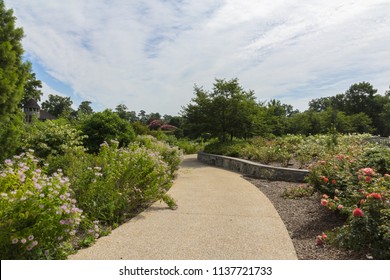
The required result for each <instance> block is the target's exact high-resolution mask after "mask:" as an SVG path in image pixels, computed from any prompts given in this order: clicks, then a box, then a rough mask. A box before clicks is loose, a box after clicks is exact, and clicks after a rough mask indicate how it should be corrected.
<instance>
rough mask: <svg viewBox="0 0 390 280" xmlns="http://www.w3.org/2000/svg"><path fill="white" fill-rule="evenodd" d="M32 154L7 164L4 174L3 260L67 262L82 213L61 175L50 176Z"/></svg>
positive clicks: (0, 188)
mask: <svg viewBox="0 0 390 280" xmlns="http://www.w3.org/2000/svg"><path fill="white" fill-rule="evenodd" d="M37 162H38V160H37V159H35V158H34V156H33V155H32V154H31V153H29V152H28V153H23V154H21V155H20V156H15V157H14V159H13V160H10V159H8V160H6V161H5V166H4V169H3V170H2V171H0V193H1V197H0V257H1V259H64V258H66V256H67V255H68V254H69V252H70V250H71V248H72V246H71V243H70V241H71V240H72V238H74V235H75V234H76V230H77V227H78V224H79V223H80V221H81V212H82V211H81V210H80V209H79V208H78V207H76V200H75V199H74V195H73V191H72V190H71V189H70V184H69V180H68V179H67V178H66V177H63V175H62V173H61V171H58V172H57V173H54V174H53V176H47V175H46V174H45V172H44V171H43V170H41V169H40V168H38V165H37Z"/></svg>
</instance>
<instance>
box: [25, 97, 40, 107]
mask: <svg viewBox="0 0 390 280" xmlns="http://www.w3.org/2000/svg"><path fill="white" fill-rule="evenodd" d="M24 108H34V109H41V107H39V105H38V103H37V102H36V101H35V100H34V99H32V98H31V99H30V100H29V101H27V102H26V104H24Z"/></svg>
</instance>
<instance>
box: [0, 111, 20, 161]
mask: <svg viewBox="0 0 390 280" xmlns="http://www.w3.org/2000/svg"><path fill="white" fill-rule="evenodd" d="M22 118H23V115H22V112H21V111H19V112H18V111H16V112H15V113H10V114H8V115H7V116H4V117H1V116H0V119H1V120H0V160H5V159H6V158H9V157H11V156H12V155H14V154H15V153H16V151H17V150H18V148H19V147H20V137H21V135H22V133H23V130H22V128H23V121H22Z"/></svg>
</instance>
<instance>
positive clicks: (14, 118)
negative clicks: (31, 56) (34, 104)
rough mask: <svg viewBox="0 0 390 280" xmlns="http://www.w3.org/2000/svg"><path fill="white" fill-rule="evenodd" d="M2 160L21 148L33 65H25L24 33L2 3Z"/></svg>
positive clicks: (0, 117) (0, 87) (10, 11)
mask: <svg viewBox="0 0 390 280" xmlns="http://www.w3.org/2000/svg"><path fill="white" fill-rule="evenodd" d="M0 19H1V21H0V58H1V59H0V147H1V148H0V160H4V159H5V158H7V157H8V156H11V155H12V154H13V153H14V152H15V150H16V148H17V146H18V141H19V136H20V130H21V127H22V119H23V115H22V114H21V112H20V108H19V105H20V102H21V100H22V98H23V93H24V85H25V83H26V80H27V78H28V73H29V64H28V63H23V57H22V56H23V48H22V43H21V41H22V38H23V29H22V28H16V27H15V21H16V18H15V17H14V16H13V11H12V10H7V9H6V8H5V5H4V1H0Z"/></svg>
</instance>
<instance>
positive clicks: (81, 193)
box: [49, 137, 180, 226]
mask: <svg viewBox="0 0 390 280" xmlns="http://www.w3.org/2000/svg"><path fill="white" fill-rule="evenodd" d="M139 141H141V142H142V143H144V144H145V145H146V146H144V145H143V144H141V143H140V142H135V143H133V144H131V145H130V146H129V147H128V148H119V143H118V142H117V141H112V142H111V144H107V143H104V144H103V145H102V146H101V148H100V151H99V153H98V154H97V155H91V154H86V153H85V152H84V151H83V150H81V149H76V148H74V149H70V150H68V152H67V153H66V154H65V155H63V156H61V157H55V158H51V159H50V164H49V166H55V167H56V166H62V167H63V170H64V173H65V174H66V175H67V176H68V177H69V179H70V182H71V183H72V186H73V189H74V191H75V195H76V198H77V200H78V203H79V207H80V208H82V209H83V210H84V213H85V215H86V216H87V217H88V220H91V221H92V220H99V221H101V222H102V223H103V224H104V225H108V226H113V225H115V224H118V223H121V222H123V221H124V220H125V219H126V218H129V217H131V216H133V215H134V214H135V213H137V211H138V210H139V209H140V208H142V207H143V206H145V205H148V204H149V203H151V202H153V201H155V200H159V199H162V200H164V201H165V202H166V203H167V204H168V205H169V206H170V207H174V206H175V203H174V201H173V200H172V198H170V197H169V196H168V195H167V194H166V191H167V190H168V189H169V188H170V187H171V185H172V179H173V176H174V171H175V170H176V169H177V168H178V165H179V163H180V154H179V152H178V150H177V149H174V148H170V147H169V146H167V145H165V144H163V143H160V142H157V141H155V140H154V139H150V138H149V137H144V138H142V139H139Z"/></svg>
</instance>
